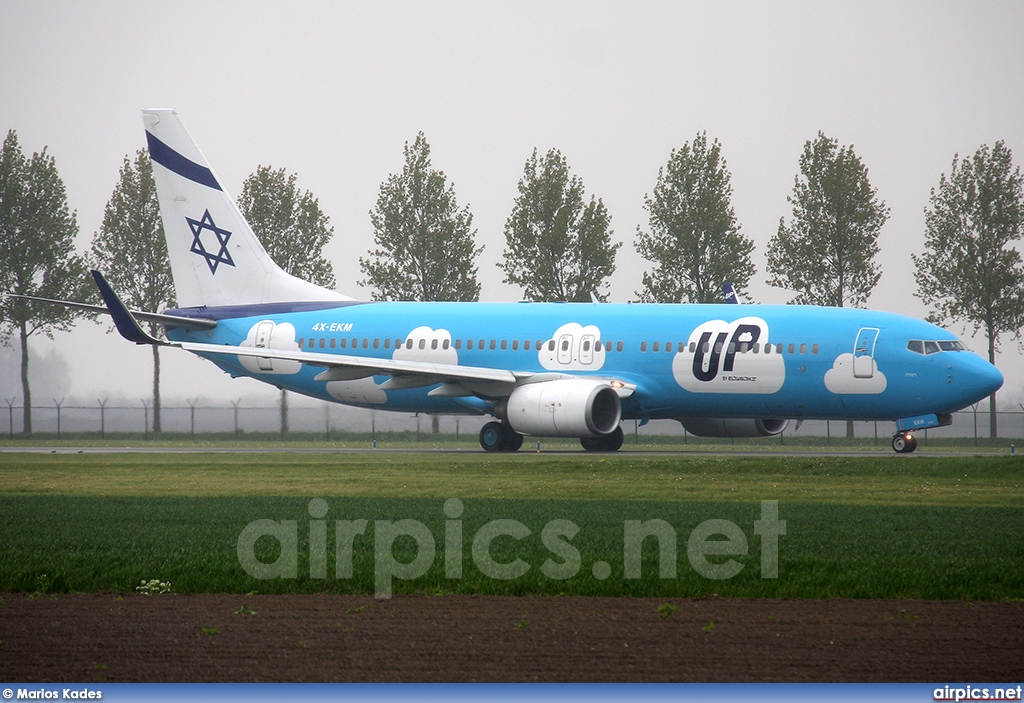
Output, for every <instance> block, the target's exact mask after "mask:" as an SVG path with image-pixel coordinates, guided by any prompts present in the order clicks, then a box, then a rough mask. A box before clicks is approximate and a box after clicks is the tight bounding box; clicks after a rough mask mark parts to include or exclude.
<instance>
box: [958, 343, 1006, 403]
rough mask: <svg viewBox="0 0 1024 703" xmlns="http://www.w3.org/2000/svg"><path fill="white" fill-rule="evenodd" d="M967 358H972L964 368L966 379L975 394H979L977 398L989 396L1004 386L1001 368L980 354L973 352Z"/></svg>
mask: <svg viewBox="0 0 1024 703" xmlns="http://www.w3.org/2000/svg"><path fill="white" fill-rule="evenodd" d="M972 357H973V358H972ZM965 358H966V359H970V360H971V362H970V363H968V364H967V368H965V369H964V371H965V373H964V376H965V379H964V380H965V381H966V382H967V383H966V385H967V386H969V387H970V388H971V390H972V391H974V393H973V395H976V396H977V397H976V400H981V399H982V398H987V397H988V396H990V395H992V394H993V393H995V392H996V391H997V390H999V389H1000V388H1001V387H1002V385H1003V374H1002V373H1001V372H1000V371H999V369H997V368H996V367H995V366H993V365H992V364H990V363H988V362H987V361H986V360H985V359H983V358H981V357H980V356H975V355H973V354H972V355H971V356H970V357H966V356H965ZM972 402H973V401H972Z"/></svg>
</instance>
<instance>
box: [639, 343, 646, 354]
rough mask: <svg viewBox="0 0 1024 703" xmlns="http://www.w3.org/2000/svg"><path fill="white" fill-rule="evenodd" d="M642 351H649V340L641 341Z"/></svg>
mask: <svg viewBox="0 0 1024 703" xmlns="http://www.w3.org/2000/svg"><path fill="white" fill-rule="evenodd" d="M640 351H642V352H645V351H647V342H640Z"/></svg>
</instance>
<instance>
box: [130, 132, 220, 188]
mask: <svg viewBox="0 0 1024 703" xmlns="http://www.w3.org/2000/svg"><path fill="white" fill-rule="evenodd" d="M146 140H147V141H148V142H149V157H150V158H151V159H153V161H155V162H157V163H158V164H160V165H161V166H163V167H164V168H166V169H168V170H170V171H174V172H175V173H176V174H178V175H179V176H182V177H184V178H187V179H189V180H190V181H195V182H196V183H199V184H200V185H204V186H208V187H210V188H213V189H214V190H222V188H221V187H220V184H219V183H217V179H216V178H214V177H213V171H211V170H210V169H208V168H206V167H205V166H201V165H199V164H197V163H196V162H194V161H191V160H189V159H187V158H185V157H184V156H182V155H181V154H179V153H178V152H176V151H175V150H174V149H172V148H171V147H169V146H167V145H166V144H164V143H163V142H162V141H160V140H159V139H157V138H156V137H154V136H153V135H152V134H150V133H149V131H148V130H147V131H146Z"/></svg>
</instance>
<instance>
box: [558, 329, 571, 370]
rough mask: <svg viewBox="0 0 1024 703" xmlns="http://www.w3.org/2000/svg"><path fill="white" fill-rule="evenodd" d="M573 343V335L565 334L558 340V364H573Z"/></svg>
mask: <svg viewBox="0 0 1024 703" xmlns="http://www.w3.org/2000/svg"><path fill="white" fill-rule="evenodd" d="M572 343H573V338H572V335H571V334H563V335H562V336H561V337H560V338H559V339H558V363H559V364H571V363H572Z"/></svg>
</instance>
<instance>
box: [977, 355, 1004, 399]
mask: <svg viewBox="0 0 1024 703" xmlns="http://www.w3.org/2000/svg"><path fill="white" fill-rule="evenodd" d="M980 375H981V387H982V389H983V390H984V391H985V395H986V396H988V395H992V394H993V393H995V392H996V391H997V390H999V389H1000V388H1002V386H1003V374H1002V372H1000V371H999V369H997V368H996V367H995V366H993V365H992V364H990V363H988V362H987V361H986V362H985V366H984V367H983V369H982V371H981V374H980Z"/></svg>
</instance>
